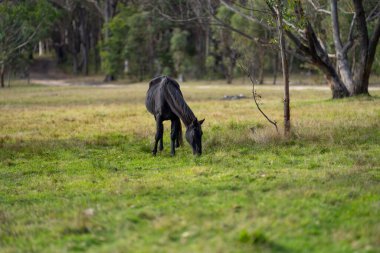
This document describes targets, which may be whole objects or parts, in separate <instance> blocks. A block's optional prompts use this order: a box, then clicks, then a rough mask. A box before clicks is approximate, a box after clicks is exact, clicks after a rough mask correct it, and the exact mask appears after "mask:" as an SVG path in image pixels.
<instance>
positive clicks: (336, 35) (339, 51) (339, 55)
mask: <svg viewBox="0 0 380 253" xmlns="http://www.w3.org/2000/svg"><path fill="white" fill-rule="evenodd" d="M331 21H332V30H333V40H334V46H335V52H336V60H337V65H338V70H339V73H340V76H341V78H342V81H343V83H344V84H345V86H346V87H347V89H348V91H349V92H350V93H351V94H352V92H353V90H354V81H353V78H352V73H351V69H350V66H349V64H348V59H347V52H346V50H345V49H344V48H343V46H342V41H341V39H340V31H339V19H338V7H337V0H331Z"/></svg>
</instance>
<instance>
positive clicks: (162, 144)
mask: <svg viewBox="0 0 380 253" xmlns="http://www.w3.org/2000/svg"><path fill="white" fill-rule="evenodd" d="M158 150H160V151H162V150H164V128H163V127H162V135H161V139H160V143H159V146H158Z"/></svg>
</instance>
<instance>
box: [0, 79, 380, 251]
mask: <svg viewBox="0 0 380 253" xmlns="http://www.w3.org/2000/svg"><path fill="white" fill-rule="evenodd" d="M146 89H147V85H146V84H136V85H127V86H120V87H112V88H99V87H75V86H74V87H42V86H30V87H17V86H16V87H14V88H11V89H3V90H0V111H1V113H0V127H1V130H0V252H82V251H87V252H292V253H293V252H342V253H347V252H380V251H379V248H380V237H379V235H380V219H379V217H380V171H379V169H380V99H379V96H380V92H379V91H374V92H371V94H372V95H373V96H372V97H360V98H349V99H343V100H331V99H330V93H329V92H328V91H319V90H317V91H316V90H302V91H292V92H291V96H292V102H291V103H292V129H293V133H292V137H291V138H289V139H285V138H283V137H281V136H278V135H277V134H276V133H275V132H274V130H273V127H272V126H270V125H268V123H267V122H266V121H265V120H264V119H263V118H262V116H261V115H260V114H259V113H258V112H257V110H256V109H255V107H254V104H253V101H252V100H250V99H246V100H239V101H222V100H220V99H219V98H221V97H222V96H223V95H225V94H228V95H233V94H240V93H243V94H245V95H247V96H250V87H249V86H248V85H247V86H245V85H233V86H227V85H217V83H215V82H213V83H212V84H209V85H208V84H207V83H190V84H184V85H182V91H183V93H184V95H185V97H186V98H187V100H188V103H189V104H190V106H191V108H192V109H193V111H194V112H195V114H196V115H197V116H198V117H199V118H206V121H205V124H204V127H203V130H204V140H203V143H204V154H203V155H202V156H201V157H193V156H192V152H191V149H190V147H189V145H188V144H187V143H186V144H185V146H184V147H183V148H180V149H179V150H178V152H177V155H176V157H170V152H169V145H168V144H169V134H168V132H169V124H168V123H166V124H165V140H164V142H165V149H164V151H163V152H162V153H159V154H158V155H157V156H156V157H152V155H151V154H150V150H151V147H152V141H153V136H154V131H155V129H154V126H155V124H154V119H153V117H152V116H151V115H150V114H149V113H148V112H147V111H146V109H145V106H144V97H145V92H146ZM259 92H260V93H261V94H262V96H263V99H262V102H263V109H264V110H265V111H266V112H267V113H268V114H269V115H270V116H271V117H273V118H274V119H276V120H278V121H281V119H282V103H281V94H282V91H281V89H273V88H272V87H270V86H262V87H259ZM251 128H254V132H253V131H252V130H251Z"/></svg>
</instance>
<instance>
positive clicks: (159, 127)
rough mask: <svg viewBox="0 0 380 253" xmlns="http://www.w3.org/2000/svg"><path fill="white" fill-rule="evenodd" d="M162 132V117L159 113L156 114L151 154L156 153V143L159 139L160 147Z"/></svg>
mask: <svg viewBox="0 0 380 253" xmlns="http://www.w3.org/2000/svg"><path fill="white" fill-rule="evenodd" d="M163 134H164V126H163V124H162V117H161V116H160V115H157V116H156V138H155V142H154V148H153V150H152V154H153V155H156V154H157V145H158V142H159V141H160V140H161V144H160V148H161V145H162V137H163Z"/></svg>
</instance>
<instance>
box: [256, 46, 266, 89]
mask: <svg viewBox="0 0 380 253" xmlns="http://www.w3.org/2000/svg"><path fill="white" fill-rule="evenodd" d="M258 49H259V52H258V54H259V66H258V81H259V84H263V83H264V53H265V51H264V49H263V48H262V47H260V46H259V47H258Z"/></svg>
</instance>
